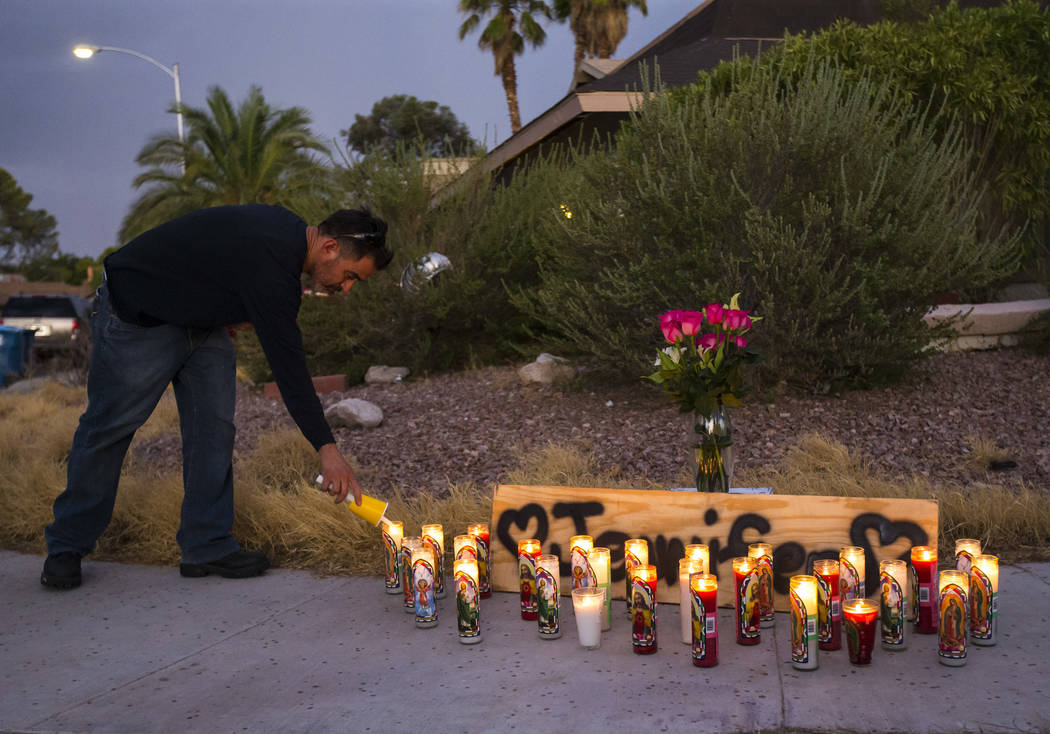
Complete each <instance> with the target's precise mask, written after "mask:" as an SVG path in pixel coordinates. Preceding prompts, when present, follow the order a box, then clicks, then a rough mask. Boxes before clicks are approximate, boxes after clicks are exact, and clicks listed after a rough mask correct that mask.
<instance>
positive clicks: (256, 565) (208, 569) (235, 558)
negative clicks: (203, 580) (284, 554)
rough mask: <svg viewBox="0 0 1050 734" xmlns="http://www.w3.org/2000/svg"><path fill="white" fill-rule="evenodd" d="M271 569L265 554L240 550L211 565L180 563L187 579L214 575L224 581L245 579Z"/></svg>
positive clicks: (180, 567)
mask: <svg viewBox="0 0 1050 734" xmlns="http://www.w3.org/2000/svg"><path fill="white" fill-rule="evenodd" d="M269 567H270V559H269V558H267V557H266V555H265V554H263V553H255V552H252V551H243V550H239V551H235V552H233V553H231V554H230V555H228V556H226V557H224V558H220V559H219V560H217V561H211V562H210V563H180V564H179V573H181V574H182V575H183V576H185V577H187V578H200V577H201V576H207V575H208V574H210V573H214V574H218V575H219V576H222V577H223V578H224V579H245V578H248V577H249V576H258V575H259V574H261V573H262V572H263V571H265V570H266V569H268V568H269Z"/></svg>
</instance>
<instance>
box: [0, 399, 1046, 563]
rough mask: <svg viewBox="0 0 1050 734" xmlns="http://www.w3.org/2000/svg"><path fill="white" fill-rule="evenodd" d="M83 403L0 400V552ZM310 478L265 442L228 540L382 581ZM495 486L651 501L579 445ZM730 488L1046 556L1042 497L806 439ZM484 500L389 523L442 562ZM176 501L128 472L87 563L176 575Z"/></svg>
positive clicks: (54, 490)
mask: <svg viewBox="0 0 1050 734" xmlns="http://www.w3.org/2000/svg"><path fill="white" fill-rule="evenodd" d="M84 401H85V395H84V391H83V389H77V388H68V387H62V386H60V385H57V384H53V383H49V384H47V385H45V387H44V388H43V389H41V390H39V391H37V392H36V393H34V394H31V395H26V396H16V395H0V466H4V467H5V470H4V472H2V473H0V547H4V548H8V549H12V550H21V551H28V552H34V553H43V552H44V550H45V549H44V541H43V528H44V526H45V525H46V524H47V523H48V522H49V521H50V519H51V503H52V501H53V500H54V498H55V496H57V495H58V493H59V492H61V491H62V489H63V487H64V486H65V461H66V458H67V455H68V452H69V446H70V442H71V441H72V436H73V432H74V429H75V427H76V422H77V419H78V417H79V415H80V413H81V412H82V410H83V407H84ZM177 431H178V417H177V412H176V410H175V406H174V400H172V399H171V397H170V396H166V397H165V398H164V400H163V401H162V402H161V405H160V406H158V409H157V411H156V413H155V414H154V416H153V417H152V418H151V419H150V421H149V422H148V423H147V425H146V426H144V427H143V429H142V432H141V434H140V435H142V436H144V437H148V436H156V435H162V434H166V433H172V434H173V433H177ZM316 469H317V464H316V455H315V454H314V452H313V450H312V449H311V447H310V446H309V444H308V443H307V442H306V441H305V440H304V439H303V438H302V437H301V436H300V435H299V434H298V433H297V432H295V431H282V432H276V433H272V434H268V435H264V436H263V437H262V438H261V440H260V443H259V446H258V448H257V450H256V451H255V452H254V453H253V454H252V455H250V456H248V457H246V458H244V459H243V460H241V461H239V462H238V464H237V467H236V474H237V495H236V517H235V525H234V534H235V535H236V536H237V537H238V538H239V539H240V540H241V542H242V544H243V545H244V546H245V547H246V548H250V549H256V550H264V551H266V552H268V553H269V554H270V555H271V557H272V558H273V559H274V561H275V563H276V564H277V565H279V566H283V567H289V568H308V569H313V570H316V571H318V572H321V573H330V574H355V575H365V574H377V573H380V571H381V568H382V552H381V548H380V544H379V542H378V531H377V530H376V529H375V528H374V527H372V526H370V525H368V524H367V523H365V522H364V521H363V520H361V519H360V518H359V517H357V516H356V515H354V514H353V513H351V512H349V511H348V510H347V509H346V508H345V507H340V506H336V505H335V503H334V502H332V500H331V498H330V497H328V495H325V494H322V493H320V492H318V491H317V489H316V488H315V486H314V484H313V477H314V476H315V475H316ZM360 469H361V471H360V472H359V477H360V478H361V479H362V483H363V484H364V485H365V486H366V487H367V483H368V482H367V477H368V476H369V475H370V474H374V473H376V472H377V471H379V470H378V469H376V468H374V467H360ZM506 481H507V482H508V483H513V484H546V485H562V486H577V487H633V488H637V489H654V488H656V487H655V485H654V484H652V483H651V482H649V481H647V480H644V479H632V478H629V477H623V476H621V475H620V474H619V472H618V471H616V470H608V469H603V468H602V467H601V466H600V465H599V463H598V462H597V460H596V459H595V457H594V454H593V453H592V452H591V451H590V450H589V449H588V448H587V447H586V445H584V444H573V445H569V446H559V445H549V446H546V447H544V448H543V449H540V450H538V451H533V452H529V453H525V452H523V453H521V454H520V456H519V465H518V466H517V467H515V468H513V469H512V470H511V471H509V472H508V474H507V476H506ZM737 483H738V484H741V485H744V484H747V485H750V486H772V487H774V489H775V491H776V492H777V493H778V494H821V495H850V496H870V497H913V498H935V499H937V500H938V501H939V503H940V515H941V538H940V545H941V547H942V548H947V547H948V543H949V541H950V539H953V538H956V537H975V538H980V539H981V540H982V541H983V543H984V545H985V546H986V547H988V548H989V549H991V550H992V551H993V552H995V551H998V552H999V554H1000V555H1001V556H1004V559H1005V560H1011V559H1012V560H1017V559H1018V558H1032V557H1045V554H1046V549H1047V547H1048V546H1050V499H1048V497H1047V495H1046V493H1044V492H1039V491H1036V490H1034V489H1032V488H1029V487H1021V488H1020V489H1007V488H1004V487H1002V486H998V485H991V484H974V485H971V486H967V487H955V486H934V485H932V484H931V483H930V482H929V481H928V480H927V479H925V478H924V477H921V476H916V477H912V478H910V479H908V480H907V481H903V482H902V481H890V480H887V479H885V478H881V477H879V476H877V475H876V474H875V473H874V472H873V471H872V470H871V469H870V467H868V466H867V464H866V463H865V462H864V461H863V460H861V459H860V458H859V457H857V456H855V455H853V454H851V453H850V452H849V451H848V450H847V449H846V448H845V447H843V446H841V445H838V444H835V443H832V442H829V441H827V440H825V439H823V438H821V437H820V436H816V435H813V436H806V437H804V438H802V439H801V440H800V441H799V442H798V444H797V445H796V446H795V447H794V448H793V449H792V451H791V452H790V453H789V455H788V456H787V458H786V460H785V461H784V462H783V463H782V464H781V465H780V466H778V467H776V468H775V469H771V470H766V471H761V472H748V473H742V474H741V475H740V476H739V477H738V481H737ZM492 490H493V488H492V487H491V486H485V487H480V486H477V485H474V484H472V483H466V484H453V485H450V486H449V488H448V493H447V495H445V496H442V497H436V496H432V495H412V494H409V493H407V492H398V493H396V494H395V496H393V497H387V498H386V499H387V500H388V501H389V502H390V507H389V509H388V512H387V516H388V517H390V518H391V519H398V520H402V521H404V523H405V534H406V535H418V534H419V532H420V526H421V524H422V523H423V522H440V523H441V524H442V525H443V526H444V528H445V537H446V545H447V547H448V549H449V553H451V547H452V537H453V536H454V535H456V534H459V533H462V532H464V531H465V530H466V526H467V524H468V523H471V522H477V521H479V520H483V519H487V518H488V517H489V516H490V515H491V508H492ZM181 501H182V481H181V477H180V476H178V475H176V474H172V475H163V476H156V475H154V474H151V473H149V471H148V467H144V466H143V467H139V466H136V465H135V462H134V461H131V460H129V461H128V462H127V463H126V464H125V467H124V475H123V477H122V479H121V489H120V493H119V494H118V497H117V503H116V507H115V509H114V514H113V520H112V522H111V524H110V526H109V528H108V529H107V531H106V532H105V534H104V535H103V536H102V538H101V539H100V541H99V545H98V549H97V551H96V556H95V557H97V558H100V559H108V560H121V561H134V562H138V563H154V564H167V565H170V564H174V563H177V562H178V556H179V552H178V548H177V546H176V544H175V540H174V537H175V532H176V530H177V528H178V522H179V507H180V504H181ZM1008 549H1010V550H1008ZM1017 549H1019V552H1018V551H1017Z"/></svg>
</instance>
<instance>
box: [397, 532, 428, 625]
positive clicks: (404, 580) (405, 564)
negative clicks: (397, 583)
mask: <svg viewBox="0 0 1050 734" xmlns="http://www.w3.org/2000/svg"><path fill="white" fill-rule="evenodd" d="M422 547H423V538H421V537H420V536H418V535H413V536H410V537H407V538H402V539H401V589H402V593H403V594H404V607H405V611H406V612H408V613H409V614H415V611H416V594H415V585H414V584H413V581H412V553H413V552H414V551H415V550H416V549H418V548H422Z"/></svg>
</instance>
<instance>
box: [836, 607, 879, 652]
mask: <svg viewBox="0 0 1050 734" xmlns="http://www.w3.org/2000/svg"><path fill="white" fill-rule="evenodd" d="M878 619H879V605H878V604H876V603H875V602H873V601H871V600H870V599H853V600H852V601H848V602H844V603H843V604H842V628H843V632H844V633H845V635H846V649H847V651H848V652H849V661H850V662H851V663H853V664H854V665H870V664H871V651H872V650H873V649H874V648H875V635H876V632H875V628H876V626H877V622H878Z"/></svg>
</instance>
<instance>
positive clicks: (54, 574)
mask: <svg viewBox="0 0 1050 734" xmlns="http://www.w3.org/2000/svg"><path fill="white" fill-rule="evenodd" d="M40 583H42V584H43V585H44V586H47V587H49V588H52V589H75V588H77V587H78V586H80V554H79V553H73V552H72V551H66V552H65V553H55V554H53V555H49V556H48V557H47V560H46V561H44V572H43V573H42V574H40Z"/></svg>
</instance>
